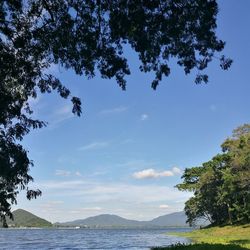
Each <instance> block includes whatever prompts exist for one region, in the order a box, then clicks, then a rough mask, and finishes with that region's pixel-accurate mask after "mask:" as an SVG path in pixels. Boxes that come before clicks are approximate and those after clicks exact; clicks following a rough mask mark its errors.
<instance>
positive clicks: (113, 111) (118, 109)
mask: <svg viewBox="0 0 250 250" xmlns="http://www.w3.org/2000/svg"><path fill="white" fill-rule="evenodd" d="M127 110H128V107H125V106H120V107H116V108H112V109H104V110H102V111H101V112H100V114H101V115H111V114H120V113H123V112H125V111H127Z"/></svg>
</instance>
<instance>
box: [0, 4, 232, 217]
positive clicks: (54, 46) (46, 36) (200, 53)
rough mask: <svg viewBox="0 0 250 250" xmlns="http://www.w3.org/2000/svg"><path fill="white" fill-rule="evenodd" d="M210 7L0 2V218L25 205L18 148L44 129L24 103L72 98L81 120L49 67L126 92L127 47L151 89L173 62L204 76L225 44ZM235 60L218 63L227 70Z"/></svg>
mask: <svg viewBox="0 0 250 250" xmlns="http://www.w3.org/2000/svg"><path fill="white" fill-rule="evenodd" d="M217 13H218V6H217V2H216V1H215V0H139V1H127V0H114V1H110V0H86V1H81V0H3V1H1V2H0V63H1V68H0V142H1V144H0V157H1V158H0V162H1V173H0V178H1V179H0V180H1V183H0V185H1V190H0V216H1V217H2V218H3V219H4V218H5V215H9V216H10V215H11V213H10V207H11V204H13V203H15V202H16V195H17V194H18V192H19V189H20V188H21V189H27V191H28V197H29V198H32V197H36V196H37V195H39V194H40V193H41V192H40V191H39V190H37V191H34V190H33V191H32V190H28V188H27V185H28V183H29V182H30V181H32V177H31V176H29V175H28V171H29V168H30V167H31V166H32V162H31V161H30V160H29V159H28V157H27V152H26V150H25V149H24V148H23V147H22V145H21V144H19V142H20V141H21V140H22V138H23V136H25V135H26V134H27V133H29V131H30V130H31V129H36V128H41V127H43V126H45V123H44V122H43V121H39V120H34V119H33V118H32V110H31V108H30V105H29V98H30V97H33V98H36V96H37V93H38V92H41V93H45V92H46V93H50V92H52V91H57V92H58V93H59V95H60V96H61V97H63V98H71V101H72V103H73V108H72V112H73V113H74V114H76V115H78V116H79V115H80V114H81V101H80V99H79V98H77V97H74V96H71V94H70V91H69V89H67V88H66V87H65V86H64V85H63V84H62V83H61V82H60V80H59V79H57V78H56V77H55V76H53V75H52V74H48V73H46V69H48V68H49V67H50V66H51V65H53V64H59V65H61V66H62V67H64V68H65V69H69V68H71V69H73V70H74V71H75V73H76V74H78V75H85V76H86V77H87V78H91V77H94V76H95V73H96V71H99V72H100V74H101V76H102V77H103V78H108V79H111V78H115V79H116V81H117V83H118V84H119V86H120V87H121V88H122V89H123V90H125V88H126V80H125V76H126V75H128V74H130V70H129V67H128V64H127V59H126V58H125V56H124V54H123V50H124V45H125V44H128V45H129V46H130V47H132V49H133V50H135V51H136V53H137V54H138V55H139V58H140V61H141V66H140V70H141V71H142V72H154V73H155V79H154V80H153V82H152V88H153V89H156V87H157V85H158V84H159V82H160V81H161V80H162V77H163V76H168V75H169V74H170V68H169V65H168V63H169V60H170V59H171V58H173V57H174V58H176V59H177V63H178V64H179V65H180V66H181V67H183V68H184V71H185V73H186V74H189V73H190V72H191V71H192V70H194V69H196V70H197V77H196V79H195V82H196V83H201V82H205V83H206V82H208V76H207V75H206V74H203V73H201V72H202V71H203V70H204V69H206V68H207V66H208V64H209V63H210V62H211V61H212V59H213V58H214V55H215V54H216V53H217V52H218V53H220V52H221V51H222V50H223V48H224V46H225V42H223V41H221V40H219V39H218V38H217V36H216V34H215V30H216V17H217ZM231 63H232V60H230V59H227V58H226V57H225V56H224V55H222V56H221V57H220V67H221V68H222V69H223V70H225V69H228V68H229V67H230V65H231Z"/></svg>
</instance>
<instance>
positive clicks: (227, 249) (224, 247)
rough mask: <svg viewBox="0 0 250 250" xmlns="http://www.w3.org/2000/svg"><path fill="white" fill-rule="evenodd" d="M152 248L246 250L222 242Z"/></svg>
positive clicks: (161, 249)
mask: <svg viewBox="0 0 250 250" xmlns="http://www.w3.org/2000/svg"><path fill="white" fill-rule="evenodd" d="M152 250H247V248H243V247H241V246H236V245H222V244H212V245H211V244H195V245H175V246H169V247H154V248H152Z"/></svg>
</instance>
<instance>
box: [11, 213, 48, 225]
mask: <svg viewBox="0 0 250 250" xmlns="http://www.w3.org/2000/svg"><path fill="white" fill-rule="evenodd" d="M13 218H14V220H13V221H12V220H10V219H7V224H8V226H9V227H51V226H52V224H51V223H50V222H49V221H47V220H44V219H42V218H40V217H38V216H36V215H34V214H32V213H29V212H27V211H25V210H23V209H17V210H15V211H14V212H13Z"/></svg>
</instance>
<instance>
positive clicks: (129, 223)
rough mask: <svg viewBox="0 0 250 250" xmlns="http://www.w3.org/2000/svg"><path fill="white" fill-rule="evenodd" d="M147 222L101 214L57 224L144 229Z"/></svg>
mask: <svg viewBox="0 0 250 250" xmlns="http://www.w3.org/2000/svg"><path fill="white" fill-rule="evenodd" d="M145 224H146V223H145V222H141V221H136V220H127V219H124V218H122V217H120V216H117V215H112V214H101V215H97V216H93V217H88V218H86V219H83V220H75V221H70V222H65V223H57V225H59V226H87V227H143V226H146V225H145Z"/></svg>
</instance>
